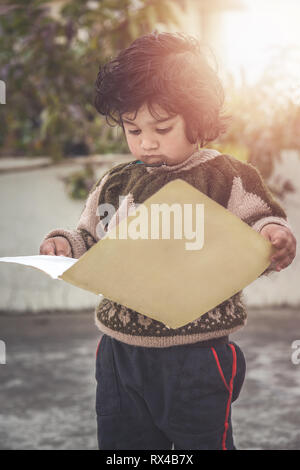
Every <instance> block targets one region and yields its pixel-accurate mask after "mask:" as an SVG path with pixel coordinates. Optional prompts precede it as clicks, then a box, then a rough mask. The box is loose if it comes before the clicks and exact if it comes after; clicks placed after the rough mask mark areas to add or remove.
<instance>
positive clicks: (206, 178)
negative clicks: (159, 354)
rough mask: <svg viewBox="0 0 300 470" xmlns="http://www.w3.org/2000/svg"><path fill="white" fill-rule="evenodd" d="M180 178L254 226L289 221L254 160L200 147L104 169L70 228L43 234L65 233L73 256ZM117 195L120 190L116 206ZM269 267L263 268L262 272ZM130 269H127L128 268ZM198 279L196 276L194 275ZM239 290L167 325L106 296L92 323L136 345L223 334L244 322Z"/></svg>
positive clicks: (182, 341) (161, 344) (175, 342)
mask: <svg viewBox="0 0 300 470" xmlns="http://www.w3.org/2000/svg"><path fill="white" fill-rule="evenodd" d="M177 178H181V179H183V180H185V181H186V182H188V183H189V184H191V185H192V186H194V187H195V188H197V189H199V190H200V191H201V192H203V193H204V194H206V195H207V196H209V197H210V198H212V199H214V200H215V201H217V202H218V203H219V204H221V205H222V206H223V207H225V208H227V209H228V210H230V211H231V212H233V213H234V214H235V215H236V216H238V217H239V218H241V219H242V220H243V221H244V222H246V223H247V224H248V225H250V226H251V227H252V228H253V229H254V230H256V231H258V232H260V230H261V229H262V228H263V227H264V226H265V225H267V224H270V223H276V224H280V225H283V226H285V227H288V228H290V227H289V225H288V223H287V221H286V214H285V213H284V211H283V209H282V208H281V207H280V205H279V204H278V203H277V202H276V201H275V200H274V199H273V197H272V195H271V193H270V191H269V190H268V189H267V187H266V186H265V184H264V183H263V181H262V178H261V176H260V174H259V172H258V171H257V169H255V168H254V167H253V166H251V165H250V164H246V163H242V162H240V161H239V160H236V159H235V158H233V157H231V156H228V155H222V154H220V153H219V152H217V151H215V150H208V149H206V150H201V151H198V152H196V153H194V154H193V155H191V156H190V157H189V158H188V159H187V160H185V161H184V162H182V163H179V164H177V165H174V166H167V165H161V166H150V165H146V164H143V163H142V164H140V163H138V161H137V160H135V161H132V162H129V163H122V164H120V165H117V166H115V167H114V168H112V169H111V170H109V171H108V172H106V173H105V174H104V175H103V176H102V178H100V180H99V181H98V182H97V183H96V184H95V185H94V187H93V189H92V190H91V192H90V194H89V197H88V198H87V200H86V203H85V206H84V209H83V211H82V213H81V216H80V219H79V223H78V225H77V228H76V229H75V230H64V229H57V230H53V231H51V232H50V233H48V234H47V235H46V236H45V239H46V238H50V237H54V236H63V237H65V238H67V239H68V241H69V243H70V245H71V248H72V256H73V257H74V258H79V257H80V256H82V255H83V254H84V253H85V251H86V250H88V249H89V248H90V247H91V246H92V245H93V244H94V243H96V242H97V241H99V240H100V239H101V238H102V237H103V236H104V235H105V234H106V232H107V231H109V230H110V229H111V228H113V227H114V225H115V224H118V223H119V222H120V221H121V220H122V219H123V218H124V217H126V216H127V215H128V212H129V210H130V208H131V207H133V208H134V207H135V204H141V203H143V202H144V201H145V200H146V199H148V198H149V197H150V196H152V195H153V194H154V193H155V192H156V191H158V190H159V189H160V188H161V187H163V186H164V185H165V184H167V183H168V182H170V181H172V180H174V179H177ZM119 196H124V198H123V199H122V202H121V204H120V206H119ZM104 203H109V204H112V205H113V206H114V208H116V209H118V210H117V211H116V213H115V214H114V215H113V216H112V217H111V219H110V220H108V221H107V217H106V218H105V225H104V224H103V223H102V220H104V218H103V217H100V216H99V215H98V214H97V208H98V206H99V205H100V204H104ZM268 272H270V271H269V270H266V271H265V273H263V274H266V273H268ZM229 274H230V273H229ZM129 275H130V273H129ZM199 282H200V280H199ZM246 317H247V313H246V309H245V306H244V303H243V300H242V292H239V293H237V294H235V295H234V296H232V297H231V298H230V299H228V300H226V301H225V302H223V303H221V304H220V305H218V306H216V307H215V308H214V309H212V310H210V311H209V312H207V313H205V314H204V315H202V316H201V317H200V318H199V319H197V320H195V321H193V322H191V323H188V324H187V325H185V326H183V327H180V328H176V329H172V328H167V327H166V326H165V325H164V324H163V323H161V322H159V321H156V320H153V319H151V318H149V317H146V316H145V315H142V314H140V313H138V312H136V311H133V310H131V309H129V308H127V307H125V306H123V305H120V304H117V303H116V302H113V301H111V300H109V299H105V298H104V299H103V300H102V301H101V303H100V304H99V305H98V307H97V308H96V325H97V326H98V327H99V329H100V330H101V331H102V332H103V333H106V334H108V335H110V336H112V337H114V338H116V339H118V340H120V341H123V342H125V343H128V344H132V345H137V346H148V347H168V346H175V345H179V344H187V343H194V342H197V341H204V340H207V339H212V338H218V337H220V336H225V335H228V334H230V333H232V332H234V331H236V330H238V329H240V328H241V327H243V326H244V325H245V323H246Z"/></svg>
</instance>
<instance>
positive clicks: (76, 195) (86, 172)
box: [61, 164, 96, 199]
mask: <svg viewBox="0 0 300 470" xmlns="http://www.w3.org/2000/svg"><path fill="white" fill-rule="evenodd" d="M61 179H62V180H63V181H64V183H65V187H66V191H67V193H68V195H69V196H70V197H71V199H86V198H87V196H88V194H89V192H90V190H91V189H92V187H93V185H94V184H95V183H96V177H95V173H94V169H93V167H92V165H89V164H86V165H85V166H84V169H83V170H79V171H76V172H74V173H71V174H70V175H68V176H66V177H63V178H61Z"/></svg>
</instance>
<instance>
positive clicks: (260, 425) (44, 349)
mask: <svg viewBox="0 0 300 470" xmlns="http://www.w3.org/2000/svg"><path fill="white" fill-rule="evenodd" d="M299 314H300V308H299V309H297V308H294V309H289V308H276V309H271V308H268V309H248V324H247V326H246V328H244V329H243V330H240V331H239V332H238V333H236V334H234V335H232V337H231V339H232V340H233V341H235V342H237V343H238V344H239V345H240V346H241V347H242V349H243V351H244V353H245V356H246V360H247V376H246V381H245V384H244V387H243V389H242V392H241V395H240V398H239V400H237V402H236V403H235V404H234V405H233V424H234V433H235V442H236V445H237V447H238V448H239V449H297V450H298V449H299V448H300V406H299V403H300V363H299V364H297V362H300V328H299V324H300V318H299ZM99 338H100V332H99V331H98V330H97V328H96V327H95V326H94V320H93V312H92V311H91V310H89V311H85V312H77V313H76V312H73V313H52V314H39V315H36V314H34V315H19V314H17V315H12V314H7V315H6V314H2V315H0V340H2V341H4V342H5V345H6V364H1V363H0V376H1V386H0V394H1V397H0V403H1V408H0V449H68V450H71V449H97V441H96V419H95V411H94V400H95V398H94V395H95V379H94V362H95V361H94V359H95V351H96V348H97V344H98V341H99ZM297 340H298V341H299V346H298V349H299V354H298V352H297V351H298V350H297V349H293V347H292V345H293V343H294V346H297V343H295V341H297ZM1 344H2V345H3V343H1ZM3 357H4V356H3V351H2V362H3ZM0 362H1V358H0Z"/></svg>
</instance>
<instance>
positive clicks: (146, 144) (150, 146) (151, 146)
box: [141, 138, 158, 152]
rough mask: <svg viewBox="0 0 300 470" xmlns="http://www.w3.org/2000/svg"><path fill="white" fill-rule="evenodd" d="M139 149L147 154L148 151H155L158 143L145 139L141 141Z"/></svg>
mask: <svg viewBox="0 0 300 470" xmlns="http://www.w3.org/2000/svg"><path fill="white" fill-rule="evenodd" d="M141 148H142V149H143V150H145V151H146V152H148V151H149V150H156V149H157V148H158V142H157V140H154V139H145V138H143V139H142V141H141Z"/></svg>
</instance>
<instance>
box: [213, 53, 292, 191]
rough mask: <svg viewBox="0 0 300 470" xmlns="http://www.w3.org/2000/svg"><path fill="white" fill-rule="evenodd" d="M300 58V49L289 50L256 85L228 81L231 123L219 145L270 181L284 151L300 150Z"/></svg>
mask: <svg viewBox="0 0 300 470" xmlns="http://www.w3.org/2000/svg"><path fill="white" fill-rule="evenodd" d="M299 60H300V48H297V47H294V48H289V49H288V50H287V49H285V48H283V49H281V50H277V51H276V53H275V54H274V55H273V57H272V59H271V60H270V62H269V64H268V65H267V66H266V68H265V71H264V74H263V75H262V76H261V78H260V79H259V81H257V82H255V84H247V83H246V80H245V78H244V79H242V80H241V83H240V84H238V85H237V84H236V80H235V79H234V78H233V76H232V75H227V77H226V79H225V80H224V85H225V93H226V97H227V102H226V109H225V111H226V113H228V114H229V115H230V116H231V122H230V125H229V127H228V130H227V132H226V134H224V135H223V136H221V137H220V138H219V139H218V142H217V143H216V144H215V145H214V147H215V148H217V149H219V150H222V151H224V153H226V152H227V150H229V151H228V153H231V154H232V155H234V156H235V157H236V158H238V159H240V160H243V161H248V162H249V163H251V164H253V165H254V166H256V167H257V168H258V169H259V170H260V172H261V174H262V176H263V177H264V178H265V179H266V180H268V179H269V178H270V177H271V175H272V173H273V170H274V165H275V163H276V161H279V160H280V159H281V158H282V151H283V150H299V151H300V92H299V66H298V64H299ZM242 78H243V77H242ZM231 151H232V152H231ZM299 154H300V153H299ZM290 187H291V186H290V185H288V184H287V185H286V188H290Z"/></svg>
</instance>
